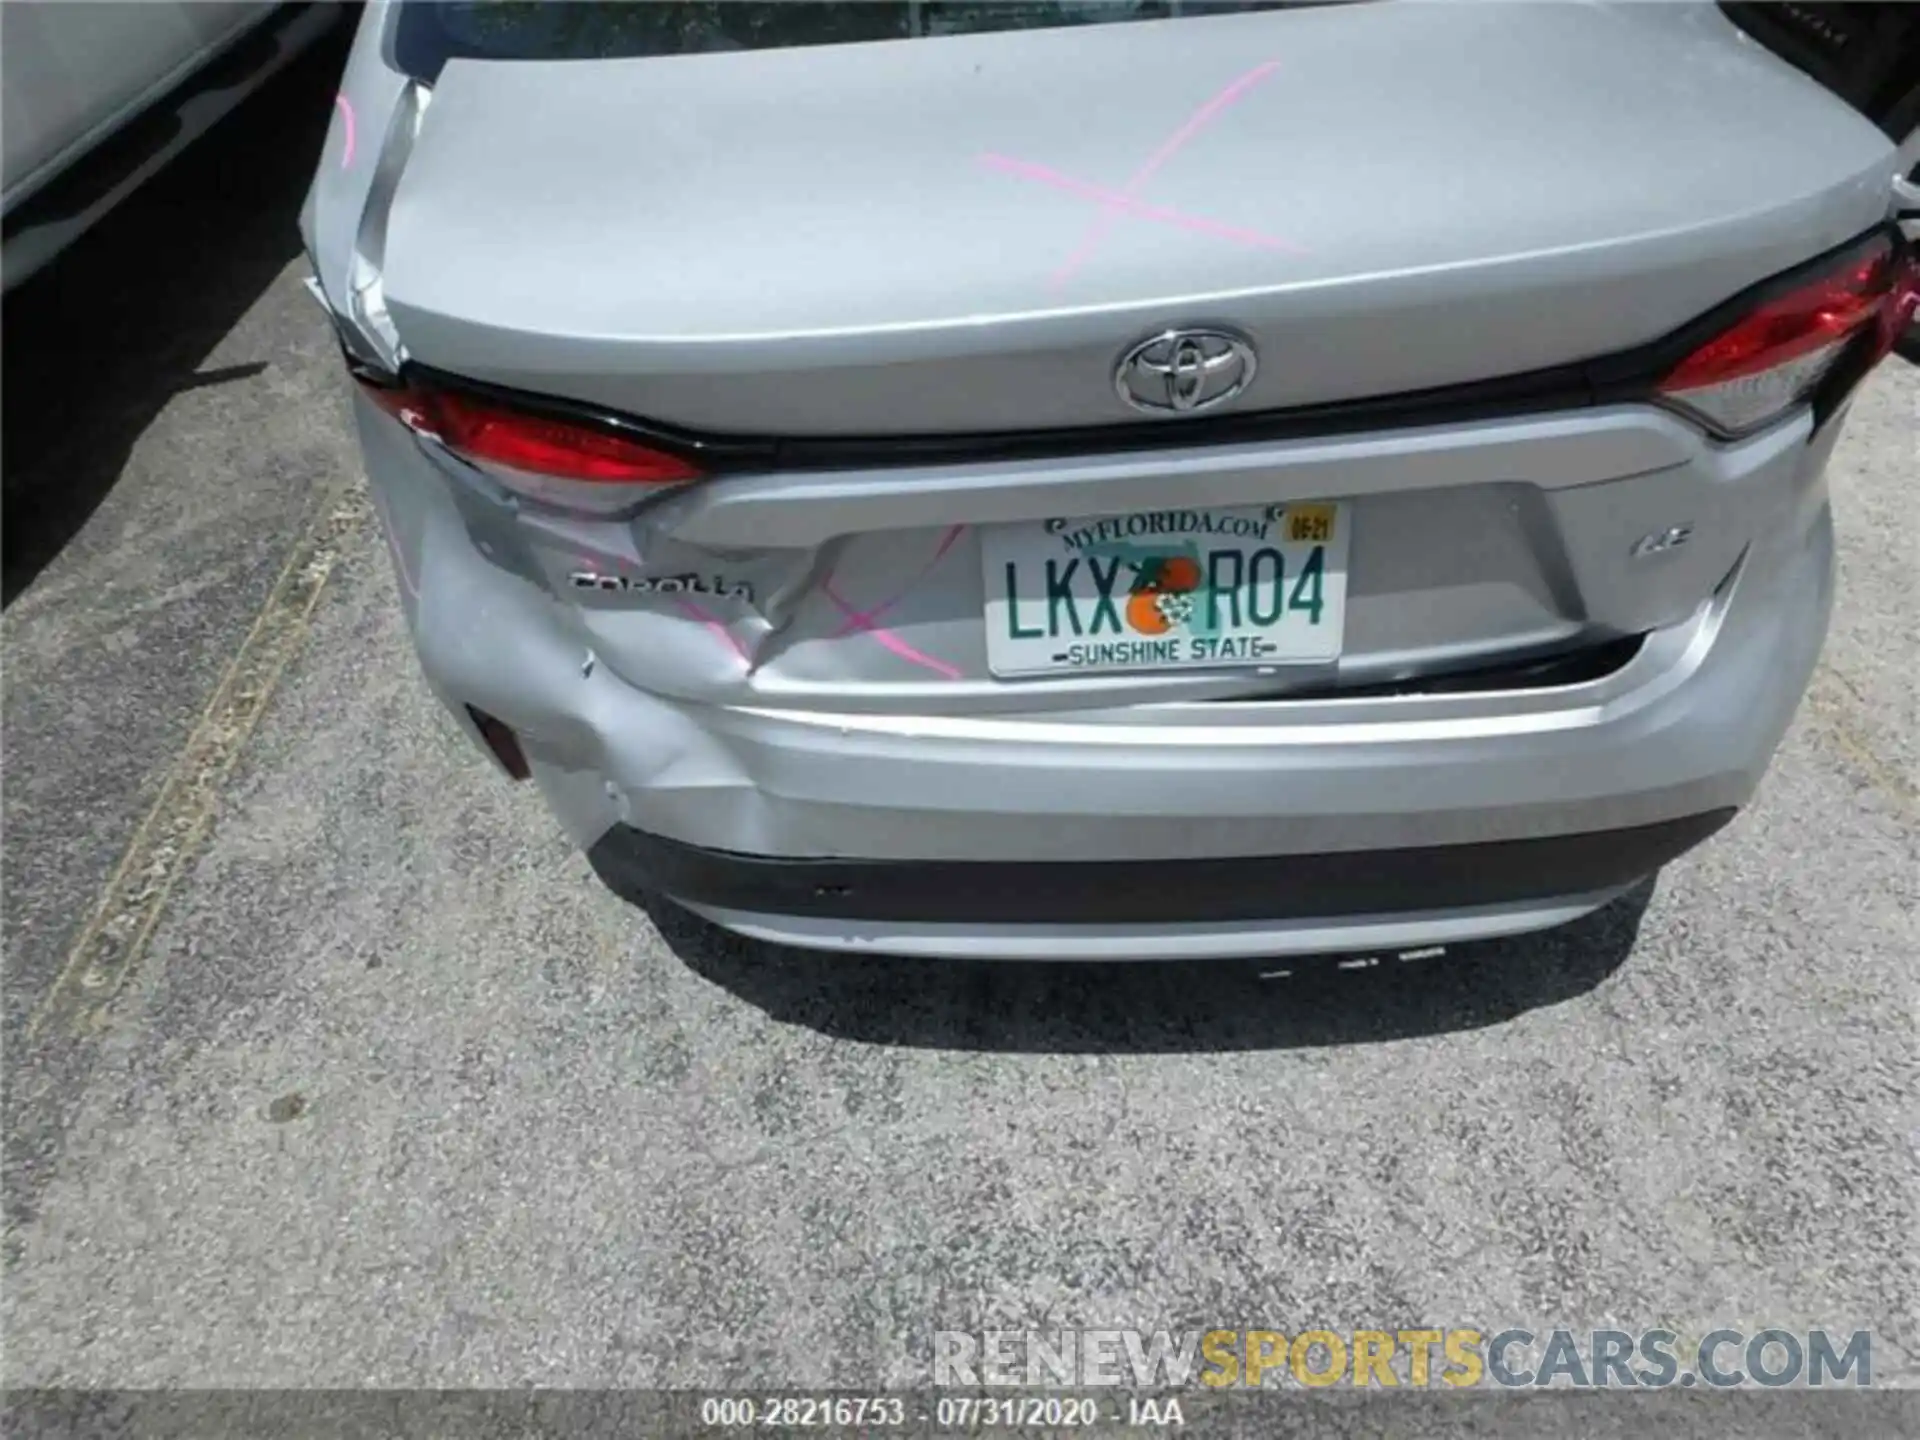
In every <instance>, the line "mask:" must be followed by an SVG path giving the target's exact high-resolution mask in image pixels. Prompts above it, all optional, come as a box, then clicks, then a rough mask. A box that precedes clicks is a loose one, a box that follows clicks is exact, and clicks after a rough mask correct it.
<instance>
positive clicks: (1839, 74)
mask: <svg viewBox="0 0 1920 1440" xmlns="http://www.w3.org/2000/svg"><path fill="white" fill-rule="evenodd" d="M1720 8H1721V9H1722V10H1724V11H1725V12H1726V13H1727V15H1728V17H1729V18H1730V19H1732V20H1733V22H1734V23H1735V24H1736V25H1738V26H1740V28H1741V29H1743V30H1745V31H1746V32H1747V33H1748V34H1749V35H1751V36H1753V38H1754V39H1756V40H1758V41H1759V42H1760V43H1761V44H1763V45H1765V46H1766V47H1767V48H1768V49H1769V50H1771V51H1773V52H1774V53H1775V54H1776V55H1778V56H1780V58H1781V59H1783V60H1785V61H1787V62H1788V63H1789V64H1792V65H1795V66H1798V67H1799V68H1800V69H1801V70H1804V71H1805V72H1806V73H1807V74H1808V75H1811V76H1812V77H1813V78H1814V79H1815V80H1818V81H1819V82H1820V83H1821V84H1822V85H1825V86H1826V87H1827V88H1828V89H1829V90H1831V91H1833V92H1834V93H1835V94H1836V95H1838V96H1839V97H1840V98H1841V99H1842V100H1845V101H1846V102H1847V103H1848V104H1849V105H1851V106H1853V107H1854V108H1855V109H1856V110H1859V111H1860V112H1861V113H1862V114H1864V115H1865V116H1866V117H1867V118H1868V119H1870V120H1872V121H1873V123H1874V124H1876V125H1878V126H1879V127H1880V128H1881V130H1883V131H1884V132H1885V133H1886V134H1887V136H1888V137H1889V138H1890V139H1892V140H1893V142H1894V143H1895V144H1896V145H1898V146H1899V147H1900V163H1901V169H1902V173H1904V174H1905V175H1906V176H1907V178H1908V179H1910V180H1913V181H1915V182H1916V183H1920V5H1912V4H1867V5H1858V4H1856V5H1808V4H1785V5H1783V4H1752V3H1727V4H1723V5H1722V6H1721V7H1720ZM1897 348H1898V349H1899V351H1900V353H1901V354H1903V355H1905V356H1906V357H1907V358H1908V359H1909V360H1914V361H1920V321H1916V322H1915V324H1913V325H1911V326H1909V327H1908V329H1907V333H1906V338H1905V339H1904V340H1902V341H1901V342H1900V344H1899V346H1898V347H1897Z"/></svg>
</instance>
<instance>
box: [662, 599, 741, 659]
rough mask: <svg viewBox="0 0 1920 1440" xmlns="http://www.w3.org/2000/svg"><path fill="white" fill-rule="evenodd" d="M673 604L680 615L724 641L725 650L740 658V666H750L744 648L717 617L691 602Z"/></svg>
mask: <svg viewBox="0 0 1920 1440" xmlns="http://www.w3.org/2000/svg"><path fill="white" fill-rule="evenodd" d="M675 603H677V604H678V605H679V607H680V610H681V613H683V614H684V615H686V616H687V617H688V618H690V619H693V620H697V621H699V622H700V623H701V624H702V625H704V626H706V627H707V629H709V630H711V631H712V632H713V633H714V634H715V635H718V636H719V637H720V638H721V639H722V640H724V641H726V642H727V648H728V649H730V650H732V651H733V653H734V654H736V655H738V656H739V657H740V663H741V664H742V665H751V664H752V658H751V657H750V656H749V655H748V654H747V648H746V646H744V645H742V644H741V643H740V642H739V641H738V640H736V639H734V638H733V632H732V631H731V630H729V629H727V627H726V626H725V625H723V624H722V623H721V621H720V617H719V616H718V615H716V614H714V613H713V612H712V611H711V610H709V609H707V607H706V606H704V605H701V604H699V603H698V602H696V601H693V600H679V601H676V602H675Z"/></svg>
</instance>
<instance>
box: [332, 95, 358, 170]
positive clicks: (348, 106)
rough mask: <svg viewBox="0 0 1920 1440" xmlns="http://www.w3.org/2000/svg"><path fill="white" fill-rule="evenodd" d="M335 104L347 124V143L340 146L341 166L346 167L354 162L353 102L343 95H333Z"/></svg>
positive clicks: (342, 119)
mask: <svg viewBox="0 0 1920 1440" xmlns="http://www.w3.org/2000/svg"><path fill="white" fill-rule="evenodd" d="M333 105H334V108H335V109H336V110H338V111H339V112H340V119H341V121H342V122H343V123H344V124H345V125H346V127H347V128H346V143H345V144H344V145H342V146H341V148H340V168H341V169H342V170H344V169H346V168H347V167H348V166H349V165H351V164H353V102H352V101H351V100H349V99H347V97H346V96H345V95H344V94H342V95H335V96H334V97H333Z"/></svg>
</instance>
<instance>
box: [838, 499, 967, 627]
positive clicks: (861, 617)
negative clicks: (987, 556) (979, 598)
mask: <svg viewBox="0 0 1920 1440" xmlns="http://www.w3.org/2000/svg"><path fill="white" fill-rule="evenodd" d="M966 528H967V527H966V526H964V525H949V526H948V527H947V533H946V534H944V535H942V536H941V537H940V544H939V546H938V547H937V548H936V549H935V550H934V552H933V558H932V559H930V560H928V561H927V563H926V564H924V565H922V566H921V567H920V573H919V574H918V575H915V576H914V577H913V579H911V580H909V581H908V582H907V583H906V585H905V586H904V587H902V589H901V591H900V593H899V594H897V595H895V596H894V597H893V598H892V599H891V600H884V601H882V602H881V603H880V604H878V605H875V606H874V607H873V608H872V609H870V610H861V611H857V612H855V617H854V618H853V619H852V620H849V621H848V622H847V623H846V624H845V625H843V626H841V627H840V629H839V630H837V631H836V632H835V633H834V634H832V635H831V636H829V637H828V638H829V639H832V640H839V639H841V638H842V637H844V636H847V635H852V634H855V633H857V632H858V631H861V630H870V629H872V628H873V622H874V621H876V620H878V619H879V618H880V617H881V616H882V615H884V614H886V613H887V612H888V611H889V610H891V609H893V607H894V606H896V605H898V604H899V603H900V602H901V601H902V600H904V599H906V598H907V596H909V595H911V594H912V593H913V592H914V591H915V590H916V589H917V588H918V587H919V584H920V582H921V581H922V580H924V579H926V578H927V576H928V575H929V574H930V573H931V572H932V570H933V567H934V566H936V565H938V564H939V563H940V560H941V557H943V556H944V555H945V554H946V553H947V551H949V550H951V549H952V548H953V542H954V541H956V540H958V539H959V538H960V532H961V531H963V530H965V529H966ZM827 578H828V579H832V578H833V577H832V576H828V577H827Z"/></svg>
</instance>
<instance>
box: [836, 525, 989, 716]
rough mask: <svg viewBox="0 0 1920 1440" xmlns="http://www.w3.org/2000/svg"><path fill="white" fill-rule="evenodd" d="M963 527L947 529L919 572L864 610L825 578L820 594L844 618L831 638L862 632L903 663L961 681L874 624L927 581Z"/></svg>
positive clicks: (941, 664) (948, 667) (939, 662)
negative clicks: (883, 598) (841, 624)
mask: <svg viewBox="0 0 1920 1440" xmlns="http://www.w3.org/2000/svg"><path fill="white" fill-rule="evenodd" d="M966 528H967V527H966V526H964V525H950V526H948V527H947V533H946V534H944V535H942V536H941V537H940V544H939V545H938V546H937V547H936V548H935V549H934V552H933V557H932V558H931V559H929V560H928V561H927V563H926V564H925V565H922V566H921V567H920V573H919V574H918V575H915V576H914V577H913V579H911V580H909V581H908V582H907V584H906V585H905V586H904V587H903V588H902V589H901V590H900V592H899V593H898V594H896V595H894V596H893V597H892V598H891V599H888V600H883V601H881V602H880V603H879V604H878V605H874V606H870V607H869V608H867V609H865V610H860V609H856V608H855V607H854V606H852V605H850V604H848V603H847V601H846V600H844V599H842V598H841V595H840V592H839V591H837V590H835V589H834V588H833V576H832V575H828V576H827V578H826V579H824V580H822V581H821V582H820V593H821V594H823V595H825V596H826V597H827V599H828V600H830V601H832V602H833V606H834V608H835V609H836V610H838V611H839V612H840V613H841V614H842V615H844V616H846V619H847V623H846V624H845V625H844V626H842V627H841V628H840V630H839V631H838V632H837V633H836V634H835V635H833V636H832V637H831V638H833V639H835V640H838V639H841V638H842V637H844V636H847V635H858V634H861V633H863V632H864V633H865V634H868V635H871V636H873V638H874V639H875V640H877V641H878V642H879V643H880V644H881V645H882V646H883V647H884V648H886V649H887V650H890V651H892V652H893V653H894V654H895V655H898V656H899V657H900V658H901V659H902V660H905V661H908V662H910V663H911V664H914V665H918V666H920V667H921V668H922V669H923V670H931V671H933V673H934V674H936V675H941V676H944V677H946V678H947V679H949V680H958V679H960V678H961V677H960V672H959V670H957V669H955V668H954V667H953V666H952V665H949V664H948V663H947V662H946V661H944V660H941V659H938V658H936V657H934V656H932V655H929V654H927V653H926V652H925V651H924V650H916V649H915V648H914V647H913V646H911V645H909V644H908V643H907V642H906V641H905V640H902V639H901V638H900V637H899V636H898V635H897V634H895V633H894V632H893V631H891V630H889V629H887V628H886V627H885V626H883V625H881V624H879V623H877V622H878V621H879V619H880V617H881V616H882V615H884V614H886V613H887V611H889V610H891V609H892V608H893V607H894V606H896V605H898V604H899V603H900V602H901V601H902V600H904V599H906V598H907V596H909V595H911V594H912V593H913V591H914V588H915V587H916V586H918V585H919V583H920V582H921V581H922V580H924V579H926V578H927V576H928V574H930V573H931V572H932V570H933V567H934V566H936V565H938V564H939V563H940V560H941V557H943V556H944V555H945V554H946V553H947V551H949V550H951V549H952V548H953V542H954V541H956V540H958V539H959V538H960V533H961V531H963V530H965V529H966Z"/></svg>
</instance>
